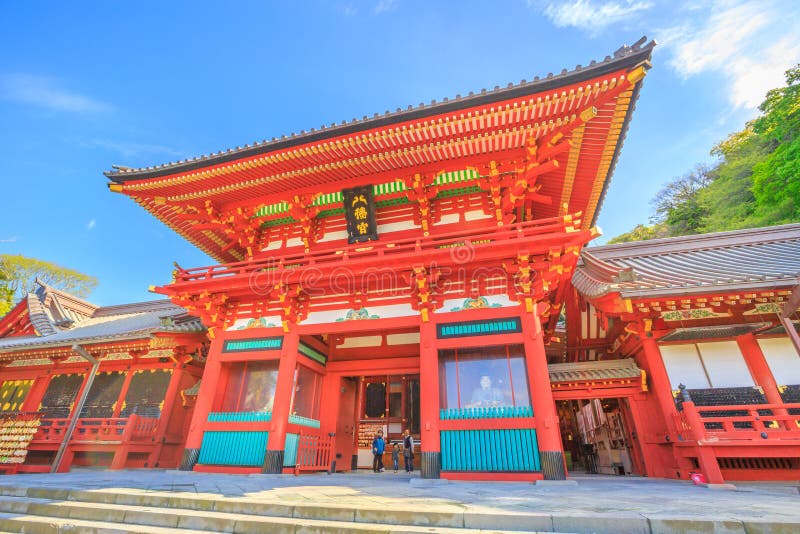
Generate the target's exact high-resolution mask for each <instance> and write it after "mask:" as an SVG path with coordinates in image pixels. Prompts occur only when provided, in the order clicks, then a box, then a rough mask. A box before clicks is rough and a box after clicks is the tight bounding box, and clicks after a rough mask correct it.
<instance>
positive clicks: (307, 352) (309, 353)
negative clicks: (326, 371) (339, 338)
mask: <svg viewBox="0 0 800 534" xmlns="http://www.w3.org/2000/svg"><path fill="white" fill-rule="evenodd" d="M297 352H299V353H300V354H302V355H303V356H306V357H308V358H311V359H312V360H314V361H315V362H317V363H319V364H322V365H325V364H326V363H327V362H328V357H327V356H325V355H324V354H322V353H321V352H319V351H318V350H316V349H313V348H311V347H309V346H308V345H306V344H305V343H303V342H302V341H301V342H300V344H299V345H298V346H297Z"/></svg>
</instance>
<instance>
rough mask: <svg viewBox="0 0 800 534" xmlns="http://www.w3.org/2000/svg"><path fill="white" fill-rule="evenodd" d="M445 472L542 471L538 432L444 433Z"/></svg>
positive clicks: (524, 430)
mask: <svg viewBox="0 0 800 534" xmlns="http://www.w3.org/2000/svg"><path fill="white" fill-rule="evenodd" d="M441 447H442V470H443V471H475V472H514V471H517V472H530V471H539V470H540V469H541V464H540V462H539V444H538V442H537V440H536V430H534V429H532V428H519V429H511V430H444V431H442V432H441Z"/></svg>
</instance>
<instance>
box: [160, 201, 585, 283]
mask: <svg viewBox="0 0 800 534" xmlns="http://www.w3.org/2000/svg"><path fill="white" fill-rule="evenodd" d="M579 225H580V220H579V219H573V218H572V217H570V216H564V217H552V218H548V219H540V220H535V221H525V222H521V223H515V224H510V225H507V226H505V227H502V228H500V229H496V228H492V232H491V234H490V235H488V236H487V234H486V228H485V227H481V228H469V229H465V230H459V231H454V232H448V233H444V234H436V235H429V236H427V237H413V238H404V239H398V240H395V241H391V242H377V241H375V242H369V243H357V244H352V245H347V246H345V247H342V248H337V249H333V248H331V249H326V250H314V251H309V252H308V253H305V252H297V253H294V254H286V255H283V256H269V257H263V258H256V259H251V260H246V261H239V262H234V263H226V264H218V265H211V266H206V267H194V268H189V269H183V268H178V269H177V270H176V271H175V282H173V283H180V282H192V281H198V280H210V279H213V278H220V277H229V276H236V275H241V274H248V273H251V272H256V271H259V270H260V269H265V270H274V269H294V268H299V267H308V266H320V265H324V264H331V263H339V262H342V261H345V260H348V261H351V262H352V261H355V260H357V259H368V260H373V261H374V260H375V259H376V257H377V258H378V259H380V258H382V257H383V256H385V255H389V256H395V255H399V254H402V253H414V254H420V253H422V252H425V251H428V252H430V251H435V252H442V251H443V249H445V250H446V249H447V248H449V247H456V246H464V245H469V246H481V244H483V243H480V244H476V243H472V242H471V241H470V238H476V237H479V238H480V239H479V240H480V241H483V240H485V239H490V240H491V241H492V242H493V243H497V242H499V241H517V240H520V239H522V238H528V237H533V236H536V235H541V234H546V233H553V232H559V233H561V232H566V231H575V229H576V228H577V227H579ZM384 261H385V260H384Z"/></svg>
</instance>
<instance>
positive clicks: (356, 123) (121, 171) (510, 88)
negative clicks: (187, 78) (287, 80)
mask: <svg viewBox="0 0 800 534" xmlns="http://www.w3.org/2000/svg"><path fill="white" fill-rule="evenodd" d="M645 43H646V44H645ZM656 44H657V43H656V41H655V40H650V41H649V42H648V41H647V36H642V37H641V38H639V40H637V41H636V42H635V43H634V44H633V45H630V46H629V45H623V46H621V47H620V48H618V49H617V50H616V51H615V52H614V55H613V57H612V56H605V58H603V60H602V61H599V62H598V61H595V60H592V61H591V62H590V63H589V65H588V66H582V65H581V64H578V65H576V66H575V68H574V69H572V70H568V69H563V70H562V71H561V72H560V73H559V74H557V75H553V73H548V75H547V77H545V78H540V77H539V76H535V77H534V79H533V80H532V81H526V80H524V79H523V80H521V81H520V82H519V83H517V84H514V83H513V82H512V83H509V84H508V85H507V86H506V87H503V88H501V87H500V86H499V85H495V86H494V89H492V90H487V89H485V88H484V89H481V91H480V92H478V93H473V92H472V91H470V92H469V93H468V96H466V97H462V96H461V95H460V94H459V95H456V97H455V98H450V97H444V98H442V99H439V100H437V99H433V100H431V103H430V104H429V105H427V106H426V105H425V104H424V103H420V104H419V106H417V107H414V106H412V105H409V106H408V107H407V108H405V109H404V108H402V107H398V108H397V109H396V110H395V111H394V112H390V111H388V110H386V111H385V112H384V113H383V114H379V113H375V114H374V115H373V116H372V117H371V118H367V116H366V115H364V118H362V119H360V120H356V119H353V120H352V121H350V122H348V121H346V120H343V121H341V122H340V123H339V124H337V123H336V122H332V123H331V124H330V126H325V125H324V124H323V125H322V126H320V127H319V128H318V129H317V130H316V131H315V130H314V128H311V130H310V131H309V132H307V133H306V132H304V131H303V130H301V133H294V132H292V133H290V134H288V135H287V134H283V135H281V136H280V138H277V137H273V138H272V140H271V141H267V140H264V141H263V142H261V143H258V142H255V143H253V145H245V146H244V147H241V146H237V147H236V149H231V148H228V149H227V150H223V151H220V152H217V153H213V154H209V155H201V156H195V157H193V158H187V159H185V160H180V161H177V162H170V163H166V164H162V165H158V166H156V167H146V168H145V167H139V168H136V167H128V166H125V165H112V170H110V171H105V172H104V173H103V174H104V176H106V177H107V178H109V179H111V180H112V181H117V179H123V180H124V175H126V174H128V175H133V174H139V173H142V172H145V171H151V172H152V171H160V170H165V169H166V170H169V169H172V168H179V167H181V166H184V165H191V164H195V163H197V162H198V161H200V162H203V161H206V160H209V159H214V158H221V157H233V158H236V157H237V156H238V155H240V154H241V155H242V156H244V157H248V156H250V155H255V154H251V152H253V151H258V150H259V149H262V148H265V147H269V146H270V145H279V144H281V143H286V142H290V143H293V144H296V143H297V142H298V141H299V142H302V141H303V140H305V139H306V138H308V137H311V136H318V135H320V134H327V135H328V136H331V135H336V134H337V133H338V132H337V130H342V129H347V128H354V127H356V128H357V127H368V125H369V123H370V122H377V121H382V120H387V119H388V120H390V119H393V118H396V117H398V116H403V115H407V114H413V113H415V112H420V111H424V110H435V108H439V107H449V106H452V105H454V104H456V105H457V104H459V103H470V101H472V100H475V101H476V105H478V104H477V102H478V101H479V100H480V99H482V98H487V97H491V96H492V95H498V96H502V95H506V94H508V93H513V92H514V91H517V90H519V89H521V88H526V87H531V86H536V85H539V84H547V83H550V82H553V81H558V80H560V79H561V78H565V77H569V76H573V75H575V74H578V73H582V72H584V71H590V70H592V69H599V68H602V67H604V66H605V65H607V64H609V63H613V62H615V61H619V60H623V59H625V58H627V57H628V56H631V55H634V54H639V53H644V52H647V53H648V55H647V57H646V58H644V59H643V61H642V63H641V64H649V63H648V62H649V53H650V52H651V51H652V49H653V48H654V47H655V46H656ZM509 98H513V96H509ZM446 112H447V110H446V109H443V110H442V113H446ZM276 149H277V148H276ZM176 172H180V171H176Z"/></svg>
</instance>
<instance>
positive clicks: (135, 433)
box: [33, 414, 159, 443]
mask: <svg viewBox="0 0 800 534" xmlns="http://www.w3.org/2000/svg"><path fill="white" fill-rule="evenodd" d="M69 421H70V420H69V419H65V418H60V419H43V420H42V424H41V426H40V427H39V430H38V431H37V432H36V434H35V435H34V436H33V440H34V441H37V442H47V443H61V441H62V440H63V439H64V436H65V434H66V431H67V427H68V426H69ZM158 421H159V420H158V419H157V418H153V417H140V416H138V415H135V414H132V415H130V416H129V417H82V418H80V419H78V424H77V425H76V426H75V430H74V431H73V432H72V439H71V440H70V441H71V442H72V441H80V442H103V441H111V442H123V441H145V440H147V439H151V438H153V437H154V435H155V432H156V428H157V427H158Z"/></svg>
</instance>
